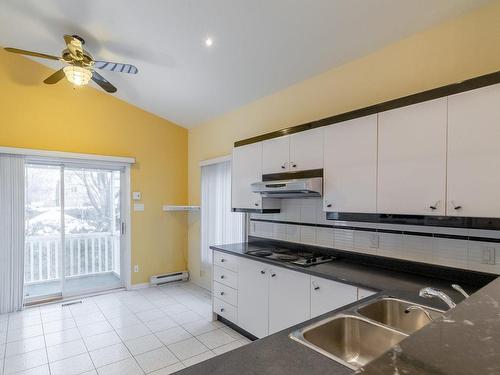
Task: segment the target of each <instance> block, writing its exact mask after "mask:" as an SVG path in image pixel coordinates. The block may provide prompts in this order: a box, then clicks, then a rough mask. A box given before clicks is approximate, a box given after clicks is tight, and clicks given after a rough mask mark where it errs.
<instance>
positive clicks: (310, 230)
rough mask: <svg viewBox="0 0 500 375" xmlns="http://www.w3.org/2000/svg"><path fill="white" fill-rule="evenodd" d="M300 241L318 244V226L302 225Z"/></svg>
mask: <svg viewBox="0 0 500 375" xmlns="http://www.w3.org/2000/svg"><path fill="white" fill-rule="evenodd" d="M300 242H301V243H303V244H307V245H316V228H315V227H306V226H304V225H301V226H300Z"/></svg>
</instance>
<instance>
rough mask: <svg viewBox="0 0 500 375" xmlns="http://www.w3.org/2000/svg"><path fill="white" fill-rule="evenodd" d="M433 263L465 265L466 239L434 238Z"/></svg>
mask: <svg viewBox="0 0 500 375" xmlns="http://www.w3.org/2000/svg"><path fill="white" fill-rule="evenodd" d="M434 244H435V246H436V252H435V263H437V264H441V265H447V266H450V267H459V268H464V267H467V247H468V246H467V241H464V240H456V239H451V238H435V239H434Z"/></svg>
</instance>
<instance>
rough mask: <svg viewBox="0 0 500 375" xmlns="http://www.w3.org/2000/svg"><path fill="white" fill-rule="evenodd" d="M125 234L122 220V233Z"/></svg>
mask: <svg viewBox="0 0 500 375" xmlns="http://www.w3.org/2000/svg"><path fill="white" fill-rule="evenodd" d="M123 234H125V222H123V221H122V235H123Z"/></svg>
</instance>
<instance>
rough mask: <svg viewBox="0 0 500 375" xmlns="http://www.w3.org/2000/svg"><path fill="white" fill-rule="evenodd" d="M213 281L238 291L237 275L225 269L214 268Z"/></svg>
mask: <svg viewBox="0 0 500 375" xmlns="http://www.w3.org/2000/svg"><path fill="white" fill-rule="evenodd" d="M214 281H217V282H218V283H221V284H224V285H227V286H229V287H231V288H233V289H238V274H237V273H236V272H233V271H229V270H227V269H225V268H222V267H219V266H214Z"/></svg>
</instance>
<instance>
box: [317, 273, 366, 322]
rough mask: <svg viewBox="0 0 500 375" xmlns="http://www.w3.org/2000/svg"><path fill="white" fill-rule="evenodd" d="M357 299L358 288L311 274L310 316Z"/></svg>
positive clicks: (323, 312)
mask: <svg viewBox="0 0 500 375" xmlns="http://www.w3.org/2000/svg"><path fill="white" fill-rule="evenodd" d="M357 300H358V288H356V287H355V286H352V285H347V284H343V283H339V282H337V281H332V280H327V279H322V278H319V277H315V276H311V318H314V317H317V316H319V315H321V314H325V313H327V312H329V311H332V310H335V309H338V308H339V307H342V306H345V305H348V304H350V303H353V302H355V301H357Z"/></svg>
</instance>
